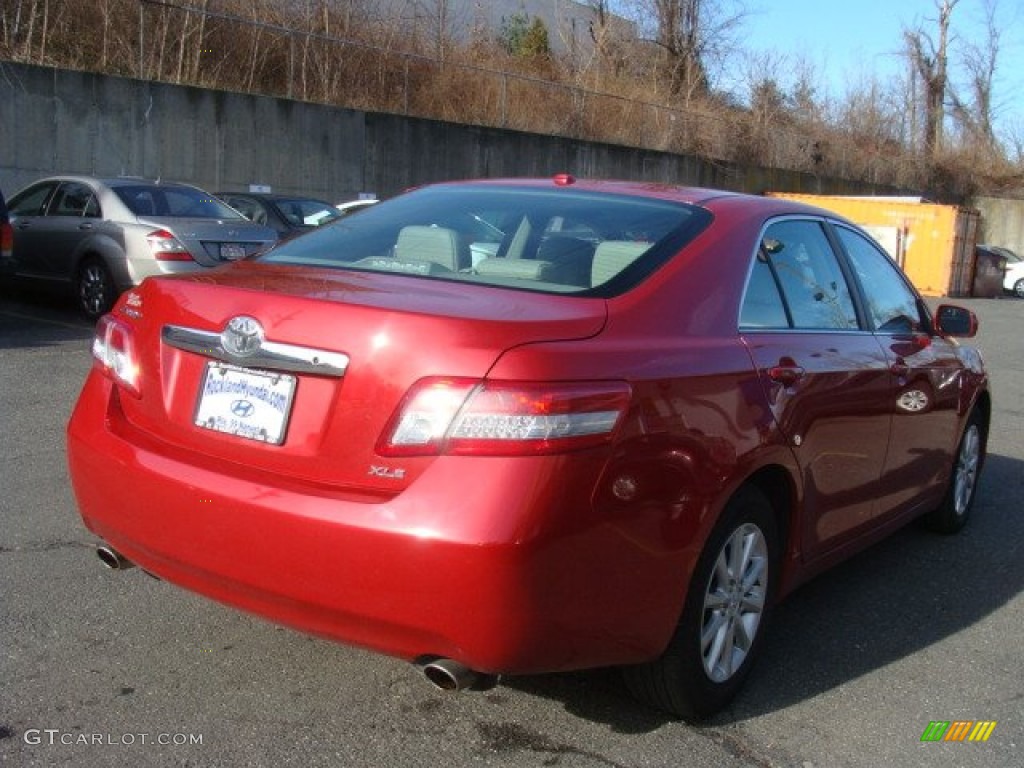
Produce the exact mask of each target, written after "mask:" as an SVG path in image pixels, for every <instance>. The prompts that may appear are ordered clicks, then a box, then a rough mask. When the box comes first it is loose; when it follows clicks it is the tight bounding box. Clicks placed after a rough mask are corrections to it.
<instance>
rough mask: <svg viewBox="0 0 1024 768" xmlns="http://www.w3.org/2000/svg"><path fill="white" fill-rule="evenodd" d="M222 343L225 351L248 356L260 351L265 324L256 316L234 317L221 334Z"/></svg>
mask: <svg viewBox="0 0 1024 768" xmlns="http://www.w3.org/2000/svg"><path fill="white" fill-rule="evenodd" d="M220 343H221V346H222V347H224V351H225V352H228V353H230V354H232V355H236V356H237V357H248V356H249V355H253V354H255V353H256V352H258V351H259V348H260V345H261V344H262V343H263V326H262V325H260V323H259V321H258V320H257V319H256V318H255V317H249V316H248V315H238V316H237V317H232V318H231V319H230V320H228V324H227V326H225V328H224V330H223V331H222V332H221V334H220Z"/></svg>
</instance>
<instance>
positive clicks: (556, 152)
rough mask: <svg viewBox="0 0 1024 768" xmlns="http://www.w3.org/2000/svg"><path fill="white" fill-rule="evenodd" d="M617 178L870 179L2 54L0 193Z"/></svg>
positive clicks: (328, 195) (850, 187)
mask: <svg viewBox="0 0 1024 768" xmlns="http://www.w3.org/2000/svg"><path fill="white" fill-rule="evenodd" d="M562 171H564V172H569V173H573V174H575V175H577V176H580V177H601V178H624V179H640V180H647V181H661V182H668V183H676V184H686V185H698V186H706V187H717V188H723V189H733V190H739V191H746V192H763V191H765V190H769V189H772V190H785V191H789V192H808V193H819V194H821V193H827V194H844V193H845V194H855V193H860V194H867V193H871V192H872V191H878V192H882V193H885V192H887V191H888V190H873V189H872V188H871V187H869V186H866V185H856V184H851V183H849V182H844V181H837V180H828V179H821V178H818V177H815V176H813V175H810V174H802V173H797V172H792V171H780V170H775V169H765V168H753V167H739V166H733V165H729V164H712V163H709V162H707V161H706V160H703V159H700V158H696V157H692V156H685V155H674V154H669V153H665V152H654V151H648V150H642V149H635V148H632V147H622V146H615V145H609V144H597V143H592V142H583V141H575V140H572V139H567V138H562V137H557V136H542V135H536V134H527V133H522V132H517V131H509V130H502V129H498V128H482V127H475V126H466V125H458V124H453V123H445V122H440V121H435V120H425V119H419V118H411V117H406V116H403V115H389V114H380V113H367V112H361V111H357V110H351V109H342V108H339V107H328V106H323V105H320V104H310V103H305V102H298V101H290V100H287V99H278V98H271V97H265V96H253V95H248V94H240V93H231V92H226V91H214V90H207V89H202V88H193V87H186V86H177V85H169V84H166V83H155V82H148V81H141V80H133V79H128V78H120V77H111V76H107V75H97V74H93V73H86V72H75V71H68V70H58V69H51V68H46V67H35V66H27V65H22V64H14V63H10V62H0V189H3V190H4V192H5V194H6V196H8V197H10V195H12V194H13V193H14V192H15V191H16V190H17V189H20V188H21V187H23V186H24V185H26V184H28V183H29V182H31V181H33V180H35V179H37V178H40V177H42V176H46V175H50V174H57V173H82V174H89V175H101V176H107V175H109V176H116V175H130V176H144V177H157V176H159V177H161V178H165V179H173V180H176V181H186V182H190V183H193V184H196V185H198V186H200V187H203V188H204V189H207V190H209V191H218V190H237V189H245V188H247V187H248V185H249V184H265V185H268V186H270V187H272V188H273V189H274V191H276V192H293V193H297V192H301V193H305V194H310V195H314V196H317V197H322V198H325V199H327V200H330V201H332V202H337V201H341V200H345V199H349V198H352V197H355V196H356V195H357V194H358V193H360V192H374V193H376V194H378V195H380V196H381V197H386V196H389V195H392V194H395V193H396V192H399V191H401V190H403V189H405V188H407V187H410V186H413V185H417V184H423V183H426V182H430V181H438V180H445V179H461V178H473V177H498V176H534V175H536V176H549V175H552V174H554V173H558V172H562Z"/></svg>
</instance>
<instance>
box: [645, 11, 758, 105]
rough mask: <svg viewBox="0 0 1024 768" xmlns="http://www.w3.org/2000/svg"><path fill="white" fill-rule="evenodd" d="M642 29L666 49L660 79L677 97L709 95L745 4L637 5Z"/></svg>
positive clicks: (732, 46)
mask: <svg viewBox="0 0 1024 768" xmlns="http://www.w3.org/2000/svg"><path fill="white" fill-rule="evenodd" d="M637 5H638V7H639V11H640V14H641V17H640V19H639V21H640V24H641V28H643V27H644V26H647V27H649V26H650V23H651V22H653V23H654V29H653V30H651V34H652V38H651V42H653V43H655V44H656V45H658V47H659V48H661V50H662V54H663V57H662V62H663V66H662V75H663V76H664V77H665V78H666V79H667V80H668V85H669V91H670V93H671V94H672V95H673V96H683V97H684V100H687V101H688V100H689V99H690V98H692V97H694V96H707V95H708V94H709V93H710V92H711V87H712V83H713V80H714V75H715V74H717V72H716V68H717V67H718V66H720V65H721V63H722V61H723V59H724V58H725V57H727V56H728V54H730V53H731V52H732V51H733V49H734V48H735V46H736V45H737V43H736V32H737V30H738V28H739V26H740V25H741V23H742V22H743V20H744V18H745V17H746V11H745V10H744V8H743V4H742V2H741V0H638V2H637Z"/></svg>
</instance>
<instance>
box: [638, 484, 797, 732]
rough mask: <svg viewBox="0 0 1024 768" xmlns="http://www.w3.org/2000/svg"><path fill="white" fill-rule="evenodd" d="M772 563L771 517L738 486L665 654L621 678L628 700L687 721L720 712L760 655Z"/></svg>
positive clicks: (754, 495) (756, 495) (775, 559)
mask: <svg viewBox="0 0 1024 768" xmlns="http://www.w3.org/2000/svg"><path fill="white" fill-rule="evenodd" d="M779 562H780V558H779V536H778V525H777V523H776V520H775V511H774V509H773V508H772V506H771V504H770V503H769V502H768V500H767V498H765V496H764V494H763V493H761V491H759V490H758V489H757V488H754V487H752V486H745V487H743V488H741V489H740V490H739V491H737V493H736V494H735V495H734V496H733V498H732V499H731V500H730V501H729V503H728V504H727V505H726V507H725V509H724V511H723V513H722V517H721V519H720V521H719V523H718V525H717V526H716V527H715V529H714V531H713V532H712V534H711V536H710V537H709V539H708V541H707V544H706V545H705V547H704V550H703V552H702V553H701V556H700V558H699V559H698V561H697V567H696V568H695V570H694V573H693V577H692V579H691V581H690V588H689V590H688V594H687V597H686V604H685V605H684V607H683V612H682V616H681V617H680V619H679V623H678V625H677V627H676V631H675V633H674V634H673V636H672V639H671V640H670V641H669V644H668V647H667V648H666V650H665V652H664V653H663V654H662V655H661V656H660V657H659V658H657V659H655V660H654V661H652V662H649V663H647V664H641V665H638V666H634V667H627V668H625V669H624V670H623V672H624V676H625V680H626V686H627V688H629V690H630V691H631V692H632V694H633V695H634V696H636V697H637V698H638V699H640V700H641V701H643V702H645V703H647V704H649V705H651V706H653V707H655V708H656V709H661V710H664V711H666V712H669V713H671V714H673V715H677V716H679V717H682V718H684V719H686V720H701V719H704V718H706V717H709V716H711V715H713V714H715V713H716V712H718V711H719V710H721V709H722V708H723V707H725V706H726V705H727V704H728V703H729V702H730V701H731V700H732V698H733V697H734V696H735V695H736V693H737V692H738V691H739V689H740V687H741V686H742V685H743V682H744V680H745V679H746V677H747V674H748V673H749V672H750V669H751V667H752V666H753V663H754V660H755V658H756V657H757V655H758V653H759V652H760V648H761V645H762V641H763V638H764V634H765V630H766V628H767V621H768V616H769V613H770V611H771V607H772V603H773V602H774V599H775V594H776V591H777V586H778V585H777V582H778V572H779ZM737 566H738V567H737ZM723 576H726V577H727V578H726V579H725V580H723V578H722V577H723ZM745 609H746V610H745ZM716 627H717V629H716ZM705 638H706V639H705ZM737 641H739V642H737Z"/></svg>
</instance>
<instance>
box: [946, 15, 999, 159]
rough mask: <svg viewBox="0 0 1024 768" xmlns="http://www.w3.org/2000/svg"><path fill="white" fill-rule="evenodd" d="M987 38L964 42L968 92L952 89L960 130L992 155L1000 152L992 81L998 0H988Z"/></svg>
mask: <svg viewBox="0 0 1024 768" xmlns="http://www.w3.org/2000/svg"><path fill="white" fill-rule="evenodd" d="M983 12H984V14H985V38H984V40H982V42H980V43H965V44H964V46H963V49H964V50H963V67H964V69H965V70H966V72H967V78H968V82H967V89H968V91H969V94H968V96H967V97H965V98H961V97H960V95H959V94H958V93H956V91H955V90H954V89H950V100H951V101H952V105H953V116H954V118H955V119H956V121H957V123H958V124H959V127H960V128H961V130H962V131H963V132H964V133H965V134H966V135H967V137H968V138H969V139H970V141H971V144H973V145H974V146H980V147H982V148H983V149H984V150H985V152H986V153H988V154H989V155H992V156H994V155H997V154H1000V150H999V142H998V141H997V139H996V135H995V130H994V128H993V120H994V114H993V113H994V107H993V103H992V83H993V79H994V78H995V73H996V63H997V60H998V58H999V50H1000V42H1001V39H1002V28H1001V27H1000V26H999V24H997V22H996V2H995V0H985V2H984V3H983Z"/></svg>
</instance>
